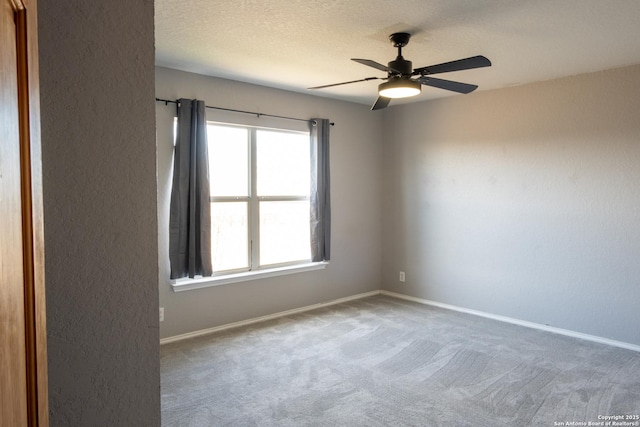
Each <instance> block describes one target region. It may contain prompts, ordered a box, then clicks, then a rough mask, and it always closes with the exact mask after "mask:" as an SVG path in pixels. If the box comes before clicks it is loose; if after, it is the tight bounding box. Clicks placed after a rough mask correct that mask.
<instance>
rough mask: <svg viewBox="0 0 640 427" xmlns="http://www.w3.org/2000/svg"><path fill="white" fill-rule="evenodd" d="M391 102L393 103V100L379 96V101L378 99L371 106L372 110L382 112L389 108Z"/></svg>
mask: <svg viewBox="0 0 640 427" xmlns="http://www.w3.org/2000/svg"><path fill="white" fill-rule="evenodd" d="M389 102H391V98H385V97H384V96H379V97H378V99H376V102H375V103H374V104H373V105H372V106H371V110H382V109H383V108H387V105H389Z"/></svg>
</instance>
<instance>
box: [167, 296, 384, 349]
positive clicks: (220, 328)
mask: <svg viewBox="0 0 640 427" xmlns="http://www.w3.org/2000/svg"><path fill="white" fill-rule="evenodd" d="M380 293H381V291H371V292H365V293H362V294H357V295H352V296H349V297H345V298H338V299H336V300H332V301H327V302H322V303H319V304H312V305H307V306H304V307H300V308H294V309H293V310H287V311H281V312H279V313H273V314H268V315H266V316H261V317H254V318H253V319H247V320H242V321H240V322H234V323H227V324H226V325H220V326H214V327H213V328H207V329H201V330H199V331H194V332H188V333H186V334H182V335H176V336H173V337H167V338H162V339H161V340H160V345H162V344H168V343H172V342H176V341H182V340H186V339H189V338H194V337H199V336H202V335H208V334H212V333H214V332H220V331H224V330H227V329H231V328H238V327H240V326H246V325H252V324H254V323H260V322H264V321H266V320H272V319H277V318H279V317H284V316H291V315H292V314H298V313H304V312H305V311H311V310H315V309H318V308H322V307H329V306H331V305H336V304H342V303H344V302H349V301H353V300H357V299H362V298H367V297H371V296H374V295H380Z"/></svg>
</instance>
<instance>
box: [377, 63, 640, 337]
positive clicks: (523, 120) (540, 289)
mask: <svg viewBox="0 0 640 427" xmlns="http://www.w3.org/2000/svg"><path fill="white" fill-rule="evenodd" d="M638 93H640V66H633V67H627V68H622V69H617V70H610V71H605V72H599V73H593V74H587V75H580V76H574V77H569V78H565V79H560V80H554V81H548V82H543V83H537V84H529V85H525V86H520V87H513V88H509V89H502V90H496V91H487V92H479V93H474V94H471V95H468V96H464V97H463V96H457V97H452V98H447V99H441V100H438V101H434V102H427V103H422V104H411V105H406V106H399V107H394V108H391V109H389V110H388V113H387V115H386V116H385V125H386V126H385V129H386V130H387V131H388V132H387V134H386V138H385V142H384V144H385V145H384V158H385V161H386V163H385V168H384V170H385V174H384V211H383V218H384V226H383V243H384V252H383V260H384V267H383V270H384V277H383V282H384V283H383V286H384V288H385V289H388V290H391V291H396V292H401V293H405V294H409V295H413V296H417V297H420V298H425V299H430V300H434V301H438V302H442V303H446V304H452V305H457V306H461V307H465V308H469V309H475V310H480V311H484V312H488V313H493V314H498V315H503V316H509V317H513V318H516V319H521V320H526V321H531V322H536V323H540V324H547V325H550V326H554V327H559V328H564V329H569V330H573V331H577V332H582V333H586V334H591V335H596V336H600V337H604V338H609V339H614V340H619V341H623V342H627V343H632V344H640V329H639V328H638V325H640V310H638V301H640V262H639V261H638V260H640V191H639V190H638V189H639V183H640V167H639V166H638V165H640V120H638V111H640V97H638V96H637V94H638ZM400 270H404V271H406V273H407V282H406V283H405V284H400V283H399V282H398V271H400Z"/></svg>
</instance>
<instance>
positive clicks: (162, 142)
mask: <svg viewBox="0 0 640 427" xmlns="http://www.w3.org/2000/svg"><path fill="white" fill-rule="evenodd" d="M156 88H157V95H158V97H160V98H166V99H176V98H181V97H185V98H199V99H204V100H205V101H207V103H208V105H215V106H220V107H226V108H235V109H240V110H248V111H259V112H263V113H270V114H277V115H285V116H294V117H302V118H309V117H327V118H329V119H331V120H332V121H334V122H335V123H336V125H335V126H333V127H332V128H331V181H332V189H331V203H332V219H333V223H332V248H331V257H332V260H331V264H330V265H329V266H328V267H327V268H326V269H325V270H319V271H311V272H305V273H300V274H292V275H287V276H280V277H274V278H269V279H264V280H252V281H249V282H244V283H232V284H228V285H223V286H216V287H212V288H207V289H197V290H191V291H186V292H180V293H174V292H173V291H172V290H171V288H170V286H169V262H168V245H169V243H168V233H167V231H168V223H169V218H168V212H169V199H170V196H169V195H170V191H171V167H172V156H173V146H172V141H173V139H172V138H173V136H172V135H173V134H172V127H173V116H174V115H175V111H176V109H175V105H173V104H170V105H169V106H165V105H164V104H162V103H158V104H157V108H156V110H157V119H156V121H157V126H158V130H157V134H158V202H159V228H160V231H159V248H160V252H159V254H160V255H159V258H160V279H159V281H160V305H161V306H163V307H165V321H164V322H162V323H161V324H160V326H161V327H160V332H161V336H162V337H170V336H175V335H179V334H183V333H187V332H193V331H197V330H201V329H206V328H210V327H213V326H218V325H222V324H226V323H231V322H237V321H240V320H245V319H249V318H253V317H258V316H264V315H267V314H272V313H277V312H280V311H284V310H290V309H294V308H298V307H302V306H306V305H311V304H317V303H321V302H326V301H330V300H333V299H337V298H342V297H347V296H351V295H355V294H359V293H363V292H369V291H373V290H377V289H380V284H381V282H380V277H381V254H382V249H381V247H382V244H381V239H382V217H381V200H382V193H381V188H380V182H381V179H382V168H381V165H382V156H381V153H382V146H381V142H382V138H381V129H382V128H381V123H380V116H381V115H380V114H379V112H371V111H369V107H367V106H366V105H360V104H353V103H348V102H341V101H336V100H330V99H326V98H319V97H315V96H309V95H304V94H299V93H293V92H287V91H282V90H276V89H271V88H266V87H262V86H256V85H249V84H244V83H239V82H233V81H229V80H223V79H216V78H212V77H206V76H202V75H197V74H191V73H186V72H182V71H176V70H170V69H167V68H158V69H157V72H156ZM207 114H208V118H209V119H212V120H213V119H216V118H217V119H218V120H220V117H221V115H220V114H221V113H219V112H215V111H212V110H209V111H208V112H207ZM234 118H235V119H236V120H237V119H241V120H248V119H249V118H253V116H247V115H239V116H238V115H237V114H236V115H235V117H234ZM256 123H259V124H262V125H265V126H282V125H285V126H300V124H298V123H297V122H283V121H278V120H272V121H270V120H269V119H268V118H266V117H263V118H260V119H257V121H256ZM303 128H306V125H303Z"/></svg>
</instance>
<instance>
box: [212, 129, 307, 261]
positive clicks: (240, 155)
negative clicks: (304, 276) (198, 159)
mask: <svg viewBox="0 0 640 427" xmlns="http://www.w3.org/2000/svg"><path fill="white" fill-rule="evenodd" d="M207 137H208V142H209V176H210V181H211V220H212V224H211V225H212V231H211V241H212V245H211V246H212V262H213V270H214V272H215V273H220V272H239V271H250V270H257V269H260V268H263V267H266V266H268V267H272V266H280V265H289V264H296V263H303V262H308V261H309V260H310V259H311V253H310V231H309V219H310V218H309V186H310V176H309V174H310V165H309V163H310V158H309V134H308V133H306V132H294V131H282V130H272V129H263V128H255V127H245V126H235V125H226V124H218V123H209V124H208V126H207Z"/></svg>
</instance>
